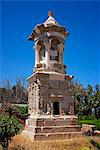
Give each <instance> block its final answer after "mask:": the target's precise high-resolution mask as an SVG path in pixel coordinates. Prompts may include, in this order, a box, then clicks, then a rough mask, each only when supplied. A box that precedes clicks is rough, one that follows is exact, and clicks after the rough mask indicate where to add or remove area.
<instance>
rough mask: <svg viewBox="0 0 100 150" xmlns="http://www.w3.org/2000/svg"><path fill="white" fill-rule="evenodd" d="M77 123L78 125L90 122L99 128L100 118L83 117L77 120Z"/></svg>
mask: <svg viewBox="0 0 100 150" xmlns="http://www.w3.org/2000/svg"><path fill="white" fill-rule="evenodd" d="M78 123H79V124H80V125H82V124H92V125H95V126H96V128H97V129H98V130H100V119H84V120H79V122H78Z"/></svg>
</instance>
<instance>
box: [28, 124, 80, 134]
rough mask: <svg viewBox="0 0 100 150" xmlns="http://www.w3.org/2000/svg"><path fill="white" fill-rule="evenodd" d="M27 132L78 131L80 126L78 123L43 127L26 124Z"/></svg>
mask: <svg viewBox="0 0 100 150" xmlns="http://www.w3.org/2000/svg"><path fill="white" fill-rule="evenodd" d="M25 130H26V131H28V132H31V133H32V132H33V133H34V132H35V133H56V132H80V131H81V128H80V126H78V125H69V126H44V127H34V126H27V127H26V128H25Z"/></svg>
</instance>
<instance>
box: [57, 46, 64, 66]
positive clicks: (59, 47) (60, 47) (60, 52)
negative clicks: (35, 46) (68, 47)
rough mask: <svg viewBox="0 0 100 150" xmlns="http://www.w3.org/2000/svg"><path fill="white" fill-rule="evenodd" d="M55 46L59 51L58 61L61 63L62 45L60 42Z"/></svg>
mask: <svg viewBox="0 0 100 150" xmlns="http://www.w3.org/2000/svg"><path fill="white" fill-rule="evenodd" d="M57 47H58V51H59V62H60V63H61V64H63V59H64V58H63V49H64V45H63V44H62V43H61V44H58V45H57Z"/></svg>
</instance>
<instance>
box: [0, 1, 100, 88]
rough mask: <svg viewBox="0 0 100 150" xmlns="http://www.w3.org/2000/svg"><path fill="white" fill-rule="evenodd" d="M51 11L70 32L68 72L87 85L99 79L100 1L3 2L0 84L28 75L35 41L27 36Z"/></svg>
mask: <svg viewBox="0 0 100 150" xmlns="http://www.w3.org/2000/svg"><path fill="white" fill-rule="evenodd" d="M49 10H52V11H53V12H54V16H55V19H56V20H57V21H58V23H59V24H61V25H62V26H65V27H66V28H67V29H68V31H69V33H70V34H69V36H68V38H67V39H66V44H65V49H64V63H65V64H66V65H67V73H68V74H72V75H74V76H75V79H78V80H79V81H80V82H81V83H82V84H83V85H84V86H86V85H87V84H88V83H90V84H92V86H94V85H95V84H96V83H99V82H100V60H99V59H100V58H99V55H100V51H99V49H100V3H99V2H98V1H2V2H1V19H0V20H1V37H0V38H1V39H0V41H1V42H0V43H1V44H0V45H1V46H0V84H1V82H2V81H4V80H5V79H8V80H10V81H11V82H12V84H13V83H14V82H15V79H16V77H17V76H19V77H28V76H30V75H31V74H32V70H33V66H34V50H33V45H34V43H33V42H31V41H28V40H27V38H28V36H29V35H30V34H31V31H32V29H33V28H34V26H35V25H36V24H38V23H42V22H44V21H45V20H46V19H47V13H48V11H49Z"/></svg>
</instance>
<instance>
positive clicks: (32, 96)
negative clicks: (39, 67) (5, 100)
mask: <svg viewBox="0 0 100 150" xmlns="http://www.w3.org/2000/svg"><path fill="white" fill-rule="evenodd" d="M71 84H72V83H71V79H70V77H67V78H66V77H65V75H63V74H62V75H61V74H45V73H37V74H35V75H33V76H32V77H31V78H30V79H29V92H28V93H29V113H39V114H43V113H44V114H45V113H49V114H52V113H53V103H54V102H59V109H60V113H62V114H64V113H65V114H71V113H72V114H73V113H74V101H73V99H72V94H71Z"/></svg>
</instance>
